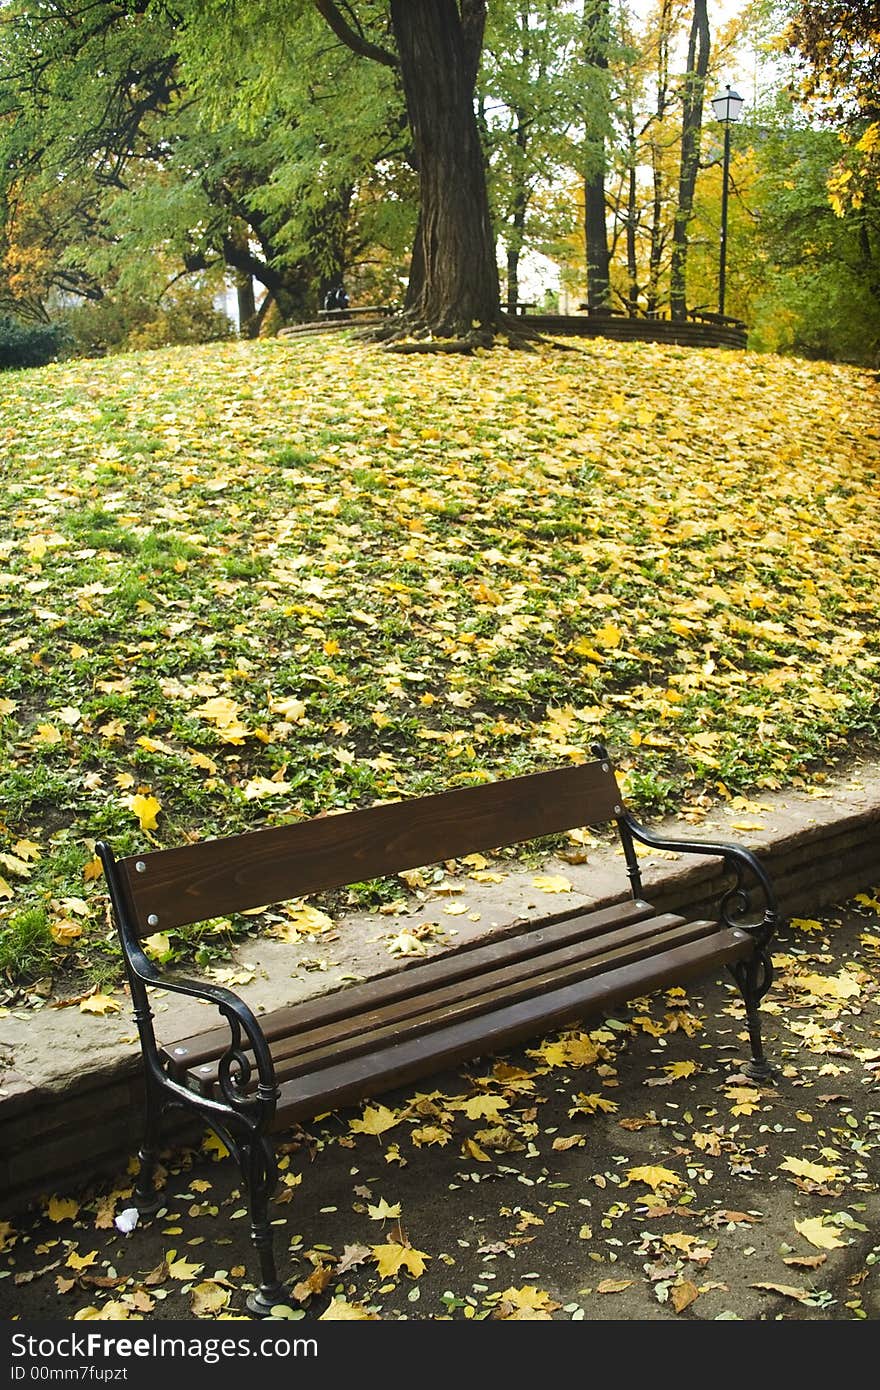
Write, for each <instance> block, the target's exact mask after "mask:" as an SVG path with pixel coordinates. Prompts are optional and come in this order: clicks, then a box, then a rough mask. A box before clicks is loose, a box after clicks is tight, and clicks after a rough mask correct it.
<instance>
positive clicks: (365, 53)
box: [314, 0, 399, 69]
mask: <svg viewBox="0 0 880 1390" xmlns="http://www.w3.org/2000/svg"><path fill="white" fill-rule="evenodd" d="M314 4H315V9H316V10H317V11H318V14H319V15H320V16H321V18H322V19H323V20H325V21H326V23H327V24H329V26H330V28H331V29H332V30H333V32H334V34H335V35H336V37H337V38H338V39H340V40H341V41H342V43H344V44H345V46H346V48H350V49H351V51H352V53H358V54H360V56H361V57H362V58H372V59H373V61H374V62H375V63H382V64H384V66H385V67H386V68H395V69H396V68H397V67H399V63H398V61H397V58H396V57H395V55H394V54H393V53H390V52H389V51H388V49H387V48H381V47H380V46H379V44H376V43H370V41H369V39H366V38H364V36H363V34H359V33H357V31H356V30H354V29H352V27H351V25H350V24H349V23H348V22H347V20H346V19H344V17H343V16H342V15H341V14H340V12H339V10H338V9H337V8H336V6H335V5H334V4H333V0H314Z"/></svg>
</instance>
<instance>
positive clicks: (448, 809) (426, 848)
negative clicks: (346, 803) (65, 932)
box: [118, 762, 621, 933]
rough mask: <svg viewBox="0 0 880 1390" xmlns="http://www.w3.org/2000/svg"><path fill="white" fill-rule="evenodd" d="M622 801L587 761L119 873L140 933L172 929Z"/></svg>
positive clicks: (524, 835) (543, 828)
mask: <svg viewBox="0 0 880 1390" xmlns="http://www.w3.org/2000/svg"><path fill="white" fill-rule="evenodd" d="M620 802H621V795H620V792H619V790H618V787H617V782H616V780H615V777H614V773H613V771H612V770H611V768H610V766H609V765H608V764H607V763H598V762H590V763H582V764H580V765H579V766H572V767H564V768H557V769H554V770H552V771H549V772H536V773H532V774H530V775H528V776H525V777H511V778H507V779H504V780H503V781H499V782H486V783H484V784H482V785H480V786H475V787H463V788H456V789H455V790H453V791H448V792H440V793H439V794H437V795H436V796H428V797H414V798H407V799H406V800H404V801H397V802H390V803H386V804H383V805H379V806H369V807H366V808H365V809H363V810H359V811H347V812H344V813H343V814H341V815H338V816H337V815H328V816H317V817H315V818H313V819H312V820H307V821H301V822H300V823H299V824H297V825H286V826H275V827H269V828H267V829H265V830H256V831H251V832H250V833H249V834H246V835H234V836H229V837H227V838H223V839H219V840H206V841H203V842H201V843H199V844H194V845H182V846H181V847H180V848H178V849H167V850H156V851H154V852H153V853H152V854H141V855H133V856H131V857H129V858H126V859H122V860H120V861H119V866H118V867H119V872H120V875H121V876H122V878H123V879H124V881H125V882H126V884H127V887H128V894H129V897H130V900H131V903H132V907H133V911H134V919H135V920H134V923H133V926H134V928H135V929H136V930H137V931H138V932H140V933H150V932H154V931H166V930H168V929H169V928H171V927H179V926H183V925H185V924H186V923H188V922H201V921H204V920H205V919H207V918H210V917H222V916H226V915H227V914H228V913H230V912H242V911H244V910H245V909H248V908H254V907H261V906H264V905H265V906H268V905H269V904H272V903H279V902H285V901H287V899H289V898H294V897H305V896H306V895H307V894H309V893H317V892H321V891H322V890H324V889H328V888H340V887H342V886H344V885H345V884H349V883H359V882H362V881H365V880H368V879H371V878H380V877H382V876H384V875H386V874H396V873H399V872H400V870H402V869H413V868H419V867H421V866H422V865H424V864H436V863H439V862H440V861H441V860H444V859H454V858H456V857H458V856H460V855H463V854H471V853H473V852H474V851H477V850H492V849H499V848H501V847H502V846H507V845H514V844H519V843H521V842H523V841H526V840H531V839H534V838H535V837H537V836H539V835H551V834H555V833H557V832H558V831H561V830H570V829H571V828H572V827H573V826H582V825H595V824H598V823H600V822H602V821H607V820H609V819H611V818H613V816H614V814H615V810H614V808H615V806H619V804H620ZM139 864H140V865H142V866H143V867H142V868H141V869H138V865H139Z"/></svg>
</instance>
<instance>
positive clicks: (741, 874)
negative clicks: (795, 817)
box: [619, 808, 779, 949]
mask: <svg viewBox="0 0 880 1390" xmlns="http://www.w3.org/2000/svg"><path fill="white" fill-rule="evenodd" d="M619 819H620V822H621V823H622V825H625V826H626V828H627V829H628V830H629V832H630V834H631V835H632V836H633V839H635V840H638V841H639V842H640V843H641V844H643V845H647V846H648V847H649V848H650V849H665V850H672V851H673V852H678V853H680V854H702V855H708V856H711V857H713V858H719V859H722V860H723V861H724V864H725V866H726V867H727V868H728V869H729V870H730V872H731V873H733V875H734V879H735V881H734V883H733V886H732V887H730V888H728V889H727V891H726V892H725V893H724V895H723V896H722V898H721V902H720V904H719V913H720V917H721V920H722V922H724V923H725V924H726V925H727V926H730V927H737V928H739V929H740V930H743V931H748V932H750V933H751V934H752V935H753V936H754V937H755V940H756V941H757V943H758V946H759V947H760V948H761V949H764V948H765V947H766V946H767V945H768V943H769V941H770V939H771V937H772V936H773V934H774V932H775V930H776V927H777V925H778V923H779V908H778V905H777V902H776V894H775V892H774V890H773V885H772V883H771V882H770V878H769V876H768V874H767V871H766V869H765V868H764V866H763V865H762V864H761V862H760V860H759V859H758V858H757V857H756V855H754V854H753V853H752V851H751V850H749V849H746V848H745V846H743V845H737V844H731V843H728V842H726V841H720V842H718V843H714V844H713V843H712V842H710V841H704V840H688V839H679V838H677V837H673V836H667V835H657V834H656V833H655V832H654V831H652V830H648V829H647V828H646V827H645V826H643V825H641V824H640V823H639V822H638V821H637V820H636V819H635V817H634V816H632V815H631V814H630V812H629V811H628V810H627V809H626V808H624V809H623V810H622V812H621V815H620V817H619ZM749 880H751V887H749V886H747V885H748V882H749ZM755 887H757V888H758V889H760V893H761V896H762V898H763V915H762V916H761V918H760V920H759V921H756V922H752V923H749V922H744V921H742V920H741V918H742V916H743V915H744V914H746V913H749V912H751V911H752V901H751V899H752V891H753V890H754V888H755Z"/></svg>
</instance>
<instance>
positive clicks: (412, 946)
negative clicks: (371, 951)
mask: <svg viewBox="0 0 880 1390" xmlns="http://www.w3.org/2000/svg"><path fill="white" fill-rule="evenodd" d="M385 946H386V950H387V951H388V954H389V955H392V956H426V955H427V954H428V947H427V945H426V943H425V942H424V941H422V939H421V937H418V936H415V935H413V933H412V932H411V931H407V930H406V929H404V930H403V931H401V932H398V933H397V935H396V936H391V937H389V938H388V940H387V941H386V943H385Z"/></svg>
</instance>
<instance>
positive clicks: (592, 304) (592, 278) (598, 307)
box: [584, 0, 611, 314]
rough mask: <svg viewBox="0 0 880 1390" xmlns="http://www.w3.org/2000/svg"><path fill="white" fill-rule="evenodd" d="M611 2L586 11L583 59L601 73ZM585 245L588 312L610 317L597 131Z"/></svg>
mask: <svg viewBox="0 0 880 1390" xmlns="http://www.w3.org/2000/svg"><path fill="white" fill-rule="evenodd" d="M608 26H609V14H608V0H591V3H589V4H587V5H586V6H585V8H584V29H585V40H584V56H585V58H586V61H587V62H588V63H590V64H591V65H592V66H593V67H596V68H598V69H599V70H600V71H601V72H602V73H604V72H606V71H607V69H608ZM584 145H585V148H584V154H585V161H584V169H585V172H584V245H585V248H586V253H587V309H588V311H589V313H591V314H601V313H607V312H608V309H609V308H610V299H611V269H610V262H609V256H608V225H607V221H606V202H605V134H604V131H602V130H598V131H596V132H595V133H594V134H592V135H591V136H589V137H588V139H587V140H586V141H585V142H584Z"/></svg>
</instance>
